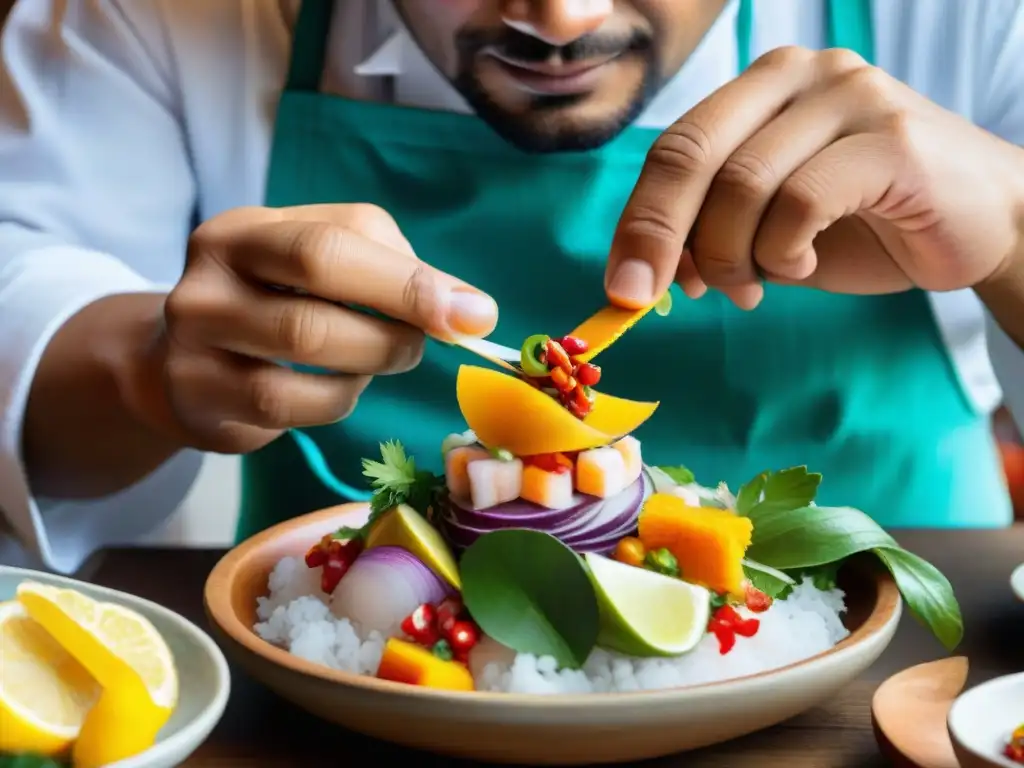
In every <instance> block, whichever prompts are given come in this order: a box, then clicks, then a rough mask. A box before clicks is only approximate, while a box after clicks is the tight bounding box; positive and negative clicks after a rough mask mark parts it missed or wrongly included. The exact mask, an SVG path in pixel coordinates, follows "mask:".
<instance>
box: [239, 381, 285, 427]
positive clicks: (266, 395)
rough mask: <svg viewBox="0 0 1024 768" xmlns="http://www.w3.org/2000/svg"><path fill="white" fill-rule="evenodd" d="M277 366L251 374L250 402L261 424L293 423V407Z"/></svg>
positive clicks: (249, 382)
mask: <svg viewBox="0 0 1024 768" xmlns="http://www.w3.org/2000/svg"><path fill="white" fill-rule="evenodd" d="M277 373H278V371H277V370H276V368H274V367H271V366H267V367H264V368H261V369H259V370H258V371H255V372H253V373H252V374H250V376H249V379H248V396H249V404H250V406H251V408H252V415H253V418H254V419H255V421H256V423H257V424H258V425H259V426H273V427H284V426H287V425H289V424H290V423H291V414H292V407H291V405H290V404H289V403H288V397H287V392H286V391H285V387H284V386H283V385H282V382H281V378H280V377H279V376H278V375H277Z"/></svg>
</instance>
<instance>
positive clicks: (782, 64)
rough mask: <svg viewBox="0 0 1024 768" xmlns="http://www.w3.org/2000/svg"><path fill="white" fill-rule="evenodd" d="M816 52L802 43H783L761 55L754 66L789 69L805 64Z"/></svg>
mask: <svg viewBox="0 0 1024 768" xmlns="http://www.w3.org/2000/svg"><path fill="white" fill-rule="evenodd" d="M814 56H815V52H814V51H812V50H810V49H808V48H804V47H803V46H800V45H783V46H781V47H779V48H774V49H772V50H770V51H768V52H767V53H765V54H763V55H761V56H760V57H759V58H758V59H757V60H756V61H755V62H754V63H753V66H754V67H758V68H759V69H760V68H765V69H789V68H791V67H800V66H804V65H806V64H808V63H810V61H811V60H812V59H813V58H814Z"/></svg>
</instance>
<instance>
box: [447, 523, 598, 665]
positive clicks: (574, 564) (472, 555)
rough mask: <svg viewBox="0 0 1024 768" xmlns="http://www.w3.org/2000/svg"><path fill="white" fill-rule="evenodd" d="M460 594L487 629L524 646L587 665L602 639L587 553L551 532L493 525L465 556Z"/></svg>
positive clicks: (562, 661) (513, 646) (500, 639)
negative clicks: (584, 557)
mask: <svg viewBox="0 0 1024 768" xmlns="http://www.w3.org/2000/svg"><path fill="white" fill-rule="evenodd" d="M459 570H460V575H461V577H462V599H463V601H464V603H465V605H466V608H467V609H468V610H469V613H470V615H471V616H472V617H473V619H474V620H475V621H476V623H477V624H479V625H480V629H482V630H483V631H484V632H485V633H486V634H488V635H490V636H491V637H493V638H494V639H495V640H497V641H498V642H499V643H502V644H504V645H506V646H508V647H509V648H511V649H512V650H514V651H516V652H518V653H532V654H534V655H536V656H553V657H554V658H555V660H556V661H557V662H558V665H559V666H560V667H563V668H568V669H578V668H579V667H581V666H583V663H584V662H585V661H586V660H587V657H588V656H589V655H590V652H591V651H592V650H593V649H594V645H595V644H596V643H597V633H598V609H597V596H596V594H595V593H594V587H593V585H592V584H591V581H590V576H589V575H588V573H587V570H586V566H585V564H584V563H583V560H582V559H580V558H579V557H578V556H577V555H576V553H575V552H573V551H572V550H571V549H569V548H568V547H566V546H565V545H564V544H562V542H560V541H559V540H558V539H556V538H555V537H554V536H551V535H549V534H546V533H541V532H539V531H527V530H519V529H506V530H501V531H492V532H490V533H487V534H484V535H483V536H481V537H480V538H479V539H477V540H476V541H475V542H474V543H473V545H472V546H470V547H469V548H468V549H467V550H466V551H465V552H464V553H463V554H462V559H461V561H460V563H459Z"/></svg>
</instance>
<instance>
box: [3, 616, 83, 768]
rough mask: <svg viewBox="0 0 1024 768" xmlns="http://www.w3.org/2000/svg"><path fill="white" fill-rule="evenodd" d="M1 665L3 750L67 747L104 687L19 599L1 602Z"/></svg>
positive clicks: (57, 750) (40, 750)
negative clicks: (62, 646) (38, 621)
mask: <svg viewBox="0 0 1024 768" xmlns="http://www.w3.org/2000/svg"><path fill="white" fill-rule="evenodd" d="M0 670H2V674H0V753H4V752H8V753H14V754H17V753H19V752H33V753H36V754H41V755H47V756H50V755H56V754H59V753H61V752H63V751H65V750H66V749H67V748H68V747H69V746H70V745H71V743H72V742H73V741H74V740H75V739H76V738H77V737H78V734H79V731H80V730H81V728H82V723H83V722H84V721H85V717H86V713H87V712H88V711H89V709H90V707H92V705H93V704H94V703H95V702H96V699H97V698H98V697H99V695H100V687H99V685H98V684H97V683H96V681H95V680H94V679H93V678H92V676H91V675H90V674H89V673H88V672H87V671H86V670H85V668H84V667H83V666H82V665H81V664H79V663H78V662H77V661H75V659H74V658H73V657H72V656H71V655H70V654H68V652H67V651H65V650H64V649H63V648H61V646H60V645H59V644H58V643H57V641H56V640H54V639H53V638H52V637H51V636H50V635H49V634H48V633H47V631H46V630H45V629H43V628H42V627H41V626H40V625H39V624H38V623H37V622H35V621H34V620H33V619H32V618H31V617H30V616H29V615H28V612H27V611H26V610H25V609H24V608H23V607H22V606H21V605H20V604H19V603H17V602H15V601H11V602H7V603H0Z"/></svg>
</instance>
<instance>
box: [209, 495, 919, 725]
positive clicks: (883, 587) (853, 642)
mask: <svg viewBox="0 0 1024 768" xmlns="http://www.w3.org/2000/svg"><path fill="white" fill-rule="evenodd" d="M366 508H367V505H366V504H365V503H346V504H339V505H336V506H333V507H328V508H326V509H322V510H319V511H317V512H311V513H308V514H306V515H300V516H298V517H293V518H291V519H290V520H285V521H284V522H281V523H278V524H277V525H274V526H271V527H270V528H267V529H265V530H263V531H261V532H260V533H257V534H255V535H253V536H251V537H250V538H248V539H246V540H245V541H243V542H241V543H240V544H238V545H237V546H235V547H234V548H233V549H231V550H230V551H229V552H228V553H227V554H225V555H224V557H222V558H221V560H220V561H219V562H218V563H217V564H216V565H215V566H214V568H213V570H212V571H211V572H210V575H209V577H208V578H207V580H206V587H205V589H204V590H203V593H204V603H205V606H206V613H207V617H208V618H209V620H210V622H211V623H212V624H213V625H214V627H215V628H216V629H217V630H218V631H219V632H220V633H222V634H223V635H224V636H225V637H226V638H227V639H229V640H230V641H231V642H232V643H234V644H236V645H238V646H241V648H242V649H244V651H246V652H247V653H250V654H252V655H254V656H257V657H260V658H262V659H263V660H264V661H267V662H269V663H271V664H274V665H275V666H279V667H283V668H285V669H286V670H288V671H290V672H293V673H297V674H299V675H302V676H303V677H307V678H313V679H316V680H319V681H326V682H331V683H335V684H339V685H346V686H352V687H356V688H361V689H363V690H367V691H375V692H378V693H386V694H399V695H406V696H413V697H419V698H423V699H433V700H437V701H448V702H450V701H451V700H452V698H457V699H458V700H459V701H465V702H466V703H473V704H478V705H481V706H491V707H495V706H532V707H537V706H543V707H546V708H573V707H579V706H581V705H585V706H587V707H588V708H595V707H614V706H617V705H621V704H623V703H629V702H637V701H641V700H642V701H643V702H647V703H651V704H654V703H657V702H659V701H661V700H664V699H675V698H678V697H679V696H680V694H686V695H696V696H700V695H703V694H713V693H714V692H715V691H716V690H717V689H719V688H721V687H722V686H728V685H736V684H737V683H752V682H763V681H764V680H765V679H766V678H768V677H777V676H779V675H781V674H785V673H787V672H792V671H794V670H796V669H799V668H801V667H806V666H808V665H811V664H814V663H816V662H820V661H823V660H824V659H827V658H840V657H843V656H846V655H847V654H849V653H851V652H852V651H853V650H854V649H855V648H856V647H857V646H859V645H860V644H862V643H863V642H865V641H867V640H870V639H873V638H875V637H876V636H878V635H881V634H883V633H885V632H886V631H887V630H890V629H891V630H892V631H893V632H894V631H895V625H896V623H897V622H898V621H899V619H900V616H901V614H902V597H901V595H900V592H899V589H898V588H897V586H896V582H895V580H894V579H893V578H892V575H891V574H890V573H889V572H888V571H887V570H886V569H884V568H882V567H879V568H877V569H871V575H872V577H873V578H874V580H875V587H876V590H877V597H876V600H875V605H874V607H873V608H872V610H871V613H870V614H869V615H868V616H867V617H866V619H865V620H864V623H863V624H862V625H861V626H860V627H858V628H857V629H856V630H855V631H854V632H852V633H851V634H850V635H849V636H848V637H846V638H845V639H844V640H842V641H840V642H839V643H838V644H836V645H835V646H834V647H832V648H830V649H828V650H827V651H822V652H821V653H818V654H815V655H814V656H811V657H809V658H806V659H802V660H801V661H797V662H793V663H792V664H787V665H786V666H783V667H778V668H776V669H770V670H767V671H765V672H758V673H756V674H753V675H743V676H741V677H735V678H729V679H727V680H719V681H715V682H709V683H700V684H697V685H688V686H681V687H676V688H664V689H657V690H646V691H629V692H615V693H603V694H601V695H600V696H595V695H594V694H559V695H557V696H551V695H546V694H524V693H497V692H491V691H443V690H435V689H431V688H426V687H420V686H414V685H407V684H404V683H396V682H392V681H390V680H381V679H379V678H377V677H370V676H369V675H359V674H355V673H352V672H344V671H342V670H337V669H332V668H330V667H327V666H324V665H321V664H316V663H314V662H311V661H307V660H305V659H301V658H299V657H298V656H294V655H292V654H291V653H290V652H288V651H286V650H285V649H283V648H280V647H278V646H276V645H274V644H273V643H269V642H267V641H266V640H264V639H263V638H261V637H260V636H259V635H257V634H256V632H255V631H253V629H252V627H247V626H245V623H244V622H243V621H242V620H241V619H240V618H239V617H238V616H237V614H235V612H234V610H233V608H232V597H231V592H232V590H231V586H232V584H233V583H234V582H235V579H236V578H237V576H238V573H239V571H240V568H241V565H242V563H243V562H244V561H245V560H246V559H247V558H248V556H249V555H250V553H252V552H254V551H256V550H259V549H261V548H262V547H263V546H265V545H267V544H269V543H270V542H272V541H273V540H274V539H276V538H277V537H278V536H279V535H280V534H282V533H284V532H285V531H287V530H289V529H291V528H294V527H300V526H305V525H306V524H315V523H317V522H318V521H321V520H323V521H326V520H329V519H333V518H336V517H338V516H339V515H345V514H353V513H355V512H356V511H357V510H358V511H364V512H365V510H366Z"/></svg>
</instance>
